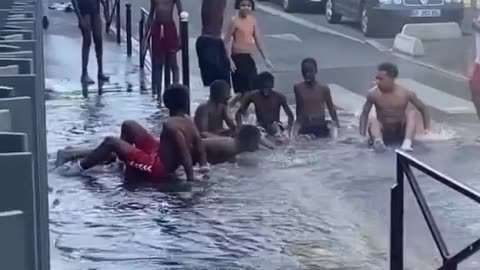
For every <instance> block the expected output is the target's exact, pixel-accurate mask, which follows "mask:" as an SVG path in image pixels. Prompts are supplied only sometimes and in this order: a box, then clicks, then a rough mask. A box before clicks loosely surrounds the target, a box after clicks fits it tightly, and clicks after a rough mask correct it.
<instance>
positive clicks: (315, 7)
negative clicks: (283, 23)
mask: <svg viewBox="0 0 480 270" xmlns="http://www.w3.org/2000/svg"><path fill="white" fill-rule="evenodd" d="M258 1H260V2H261V1H270V2H277V3H280V4H282V6H283V10H285V12H287V13H293V12H305V11H318V12H320V11H322V10H323V9H324V7H325V2H326V1H325V0H258Z"/></svg>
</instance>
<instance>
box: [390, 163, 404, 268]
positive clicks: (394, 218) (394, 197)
mask: <svg viewBox="0 0 480 270" xmlns="http://www.w3.org/2000/svg"><path fill="white" fill-rule="evenodd" d="M403 180H404V172H403V164H402V162H401V157H400V156H399V155H398V154H397V183H396V184H395V185H394V186H393V188H392V190H391V201H390V270H403V250H404V249H403V233H404V231H403V208H404V206H403V196H404V194H403V185H404V184H403Z"/></svg>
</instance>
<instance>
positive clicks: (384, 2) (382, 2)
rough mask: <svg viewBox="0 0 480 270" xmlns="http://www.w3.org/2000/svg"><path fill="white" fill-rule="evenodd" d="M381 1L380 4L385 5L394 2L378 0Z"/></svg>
mask: <svg viewBox="0 0 480 270" xmlns="http://www.w3.org/2000/svg"><path fill="white" fill-rule="evenodd" d="M378 1H379V2H380V4H384V5H390V4H391V3H392V0H378Z"/></svg>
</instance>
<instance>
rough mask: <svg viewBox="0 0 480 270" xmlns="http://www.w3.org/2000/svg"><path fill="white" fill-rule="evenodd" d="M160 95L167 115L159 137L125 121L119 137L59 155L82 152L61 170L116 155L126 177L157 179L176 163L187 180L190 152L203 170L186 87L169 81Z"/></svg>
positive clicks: (202, 149)
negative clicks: (197, 159)
mask: <svg viewBox="0 0 480 270" xmlns="http://www.w3.org/2000/svg"><path fill="white" fill-rule="evenodd" d="M163 99H164V103H165V105H166V106H167V108H168V109H169V111H170V117H169V118H167V119H166V120H165V122H164V123H163V129H162V133H161V134H160V141H157V140H156V139H155V138H154V137H153V136H152V135H151V134H150V133H149V132H148V131H147V130H146V129H145V128H143V127H142V126H141V125H140V124H138V123H137V122H135V121H125V122H124V123H123V124H122V130H121V134H120V138H116V137H107V138H105V140H104V141H103V142H102V143H101V144H100V145H99V146H98V147H97V148H95V149H94V150H93V151H88V152H87V151H83V153H81V152H78V153H73V152H70V154H68V153H67V155H66V156H68V157H65V156H64V157H62V159H63V161H66V160H68V159H70V160H72V159H74V158H80V157H81V156H85V158H83V159H82V160H81V161H80V162H77V163H75V164H74V165H72V166H70V167H66V168H65V170H63V172H62V174H63V175H67V176H68V175H78V174H80V173H81V172H82V171H84V170H88V169H90V168H92V167H94V166H96V165H99V164H103V163H105V162H108V161H111V160H112V157H113V156H117V157H118V158H119V159H120V160H121V161H123V162H124V163H125V165H126V168H125V178H126V179H127V180H136V181H140V180H146V181H151V182H161V181H162V180H164V179H165V178H166V177H167V176H168V175H170V174H173V173H174V172H175V170H176V169H177V168H178V167H179V166H180V165H181V166H183V168H184V170H185V173H186V176H187V180H188V181H191V180H194V173H193V160H192V156H197V157H199V163H200V165H201V166H202V168H203V170H204V171H205V168H206V167H205V166H206V165H207V161H206V159H207V158H206V152H205V146H204V144H203V142H202V139H201V138H200V134H199V133H198V131H197V129H196V128H195V124H194V123H193V121H192V120H191V119H190V118H189V117H188V116H187V115H186V113H185V112H186V111H187V106H188V90H187V89H186V88H185V87H184V86H181V85H172V86H171V87H170V88H168V89H167V90H166V91H165V94H164V96H163ZM66 152H68V150H67V151H66ZM59 156H60V155H59ZM57 158H58V157H57Z"/></svg>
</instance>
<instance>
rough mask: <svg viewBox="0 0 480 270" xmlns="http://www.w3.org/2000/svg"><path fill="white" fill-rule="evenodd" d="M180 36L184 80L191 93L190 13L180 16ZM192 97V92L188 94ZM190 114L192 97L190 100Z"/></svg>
mask: <svg viewBox="0 0 480 270" xmlns="http://www.w3.org/2000/svg"><path fill="white" fill-rule="evenodd" d="M180 35H181V41H182V79H183V85H185V86H186V87H187V88H188V89H189V90H188V91H190V59H189V55H188V50H189V48H188V13H187V12H182V14H181V16H180ZM188 94H189V96H190V92H189V93H188ZM188 114H190V97H189V99H188Z"/></svg>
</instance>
